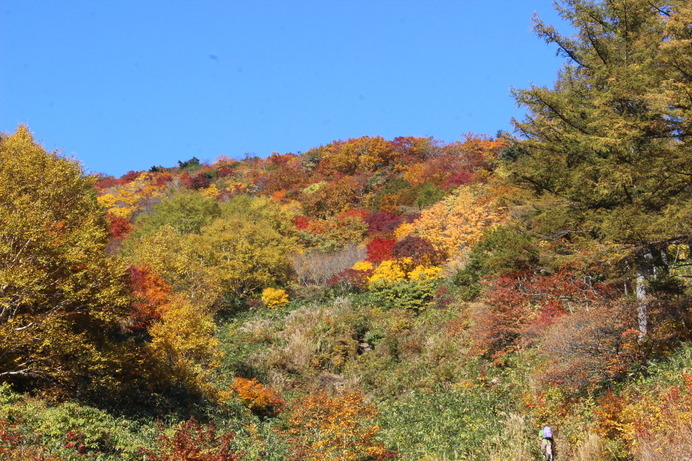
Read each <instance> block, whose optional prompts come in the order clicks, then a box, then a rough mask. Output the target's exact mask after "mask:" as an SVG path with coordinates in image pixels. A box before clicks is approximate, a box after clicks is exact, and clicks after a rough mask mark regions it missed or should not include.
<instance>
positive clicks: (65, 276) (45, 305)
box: [0, 126, 128, 390]
mask: <svg viewBox="0 0 692 461" xmlns="http://www.w3.org/2000/svg"><path fill="white" fill-rule="evenodd" d="M107 242H108V230H107V221H106V218H105V215H104V213H103V209H102V208H101V207H100V206H99V204H98V202H97V199H96V191H95V189H94V178H89V177H85V176H84V175H83V172H82V169H81V167H80V166H79V164H77V163H75V162H74V161H71V160H69V159H65V158H62V157H60V156H58V155H57V154H55V153H48V152H46V151H45V150H44V149H43V148H42V147H41V146H40V145H38V144H37V143H36V142H35V141H34V139H33V137H32V135H31V133H30V132H29V130H28V129H27V128H26V127H23V126H21V127H19V129H18V130H17V131H16V132H15V133H14V134H12V135H9V136H8V135H2V136H0V380H13V381H22V382H24V383H29V384H35V383H38V382H50V383H52V384H59V385H61V386H65V387H69V388H72V389H74V390H78V389H81V388H82V387H83V386H82V385H83V384H84V383H86V382H89V381H91V382H92V383H94V384H103V383H104V382H105V381H107V380H108V379H110V378H111V377H112V375H111V373H112V372H113V370H114V369H115V368H116V366H117V360H116V359H115V358H114V356H115V355H117V352H116V351H115V349H114V344H115V343H114V342H113V341H111V340H110V338H112V337H113V336H114V335H115V334H116V333H117V332H118V328H119V322H120V319H121V318H123V317H124V314H125V308H126V307H127V305H128V297H127V296H126V294H125V293H126V291H125V289H124V286H125V285H124V282H123V280H124V279H123V272H122V271H120V270H119V269H118V268H117V267H116V266H115V265H114V264H113V262H112V261H111V259H109V258H107V257H106V252H105V249H106V244H107Z"/></svg>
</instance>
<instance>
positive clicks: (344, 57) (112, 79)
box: [0, 0, 562, 176]
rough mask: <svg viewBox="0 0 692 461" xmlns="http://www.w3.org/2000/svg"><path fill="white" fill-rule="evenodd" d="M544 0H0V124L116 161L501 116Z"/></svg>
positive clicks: (294, 143)
mask: <svg viewBox="0 0 692 461" xmlns="http://www.w3.org/2000/svg"><path fill="white" fill-rule="evenodd" d="M534 12H537V13H538V14H539V15H540V16H541V18H542V19H544V20H545V21H546V22H548V23H551V24H555V25H558V26H561V24H562V23H561V21H560V20H559V18H558V16H557V14H556V12H555V10H554V8H553V7H552V2H551V1H550V0H531V1H524V0H484V1H483V2H480V1H471V0H456V1H443V0H416V1H413V0H398V1H394V0H367V1H361V0H256V1H251V0H242V1H235V0H225V1H216V0H194V1H193V0H167V1H163V0H117V1H116V0H89V1H84V0H50V1H49V0H3V1H2V2H1V3H0V62H1V63H2V64H0V131H3V132H12V131H14V130H15V129H16V127H17V125H18V124H20V123H24V124H27V125H28V126H29V128H30V129H31V131H33V132H34V134H35V136H36V139H37V140H38V141H39V142H41V143H42V144H43V145H44V147H45V148H46V149H48V150H58V151H60V152H61V153H63V154H64V155H68V156H74V157H76V158H77V159H78V160H80V161H81V162H82V164H83V166H84V168H85V170H86V171H88V172H101V173H106V174H111V175H115V176H120V175H122V174H124V173H125V172H127V171H129V170H146V169H149V168H150V167H151V166H154V165H161V166H165V167H170V166H175V165H177V161H178V160H188V159H190V158H192V157H193V156H195V157H198V158H199V159H200V160H204V161H213V160H214V159H215V158H216V157H217V156H218V155H221V154H224V155H228V156H230V157H233V158H239V159H240V158H243V157H244V156H245V155H246V154H252V155H259V156H266V155H268V154H270V153H272V152H279V153H287V152H293V153H299V152H304V151H306V150H308V149H310V148H312V147H317V146H320V145H324V144H327V143H329V142H331V141H333V140H336V139H348V138H352V137H358V136H363V135H371V136H375V135H381V136H384V137H385V138H387V139H392V138H394V137H396V136H433V137H435V138H436V139H439V140H440V141H443V142H452V141H455V140H458V139H462V135H463V134H464V133H468V132H474V133H482V134H490V135H494V134H495V133H496V132H497V131H498V130H508V131H511V124H510V118H511V117H512V116H514V117H520V116H521V114H522V112H521V110H520V109H518V108H517V107H516V104H515V102H514V100H513V99H512V97H511V95H510V89H511V88H512V87H514V88H525V87H527V86H528V85H529V84H531V83H533V84H536V85H550V84H552V82H553V81H554V79H555V75H556V72H557V70H558V68H559V67H560V66H561V63H562V59H561V58H559V57H557V56H556V55H555V48H554V47H550V46H548V45H546V44H545V43H544V42H543V41H542V40H541V39H539V38H538V37H537V36H536V35H535V34H534V32H533V31H532V30H531V17H532V15H533V13H534Z"/></svg>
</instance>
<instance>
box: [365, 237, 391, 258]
mask: <svg viewBox="0 0 692 461" xmlns="http://www.w3.org/2000/svg"><path fill="white" fill-rule="evenodd" d="M396 243H397V242H396V240H394V239H382V238H375V239H372V240H371V241H370V242H369V243H368V246H367V251H368V257H367V260H368V261H370V262H373V263H378V262H380V261H384V260H385V259H392V248H394V245H395V244H396Z"/></svg>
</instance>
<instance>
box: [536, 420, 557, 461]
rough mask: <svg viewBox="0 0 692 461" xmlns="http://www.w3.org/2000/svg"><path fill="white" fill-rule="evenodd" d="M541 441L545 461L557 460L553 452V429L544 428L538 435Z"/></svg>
mask: <svg viewBox="0 0 692 461" xmlns="http://www.w3.org/2000/svg"><path fill="white" fill-rule="evenodd" d="M538 437H539V438H540V440H541V453H543V459H544V460H545V461H553V459H555V457H554V456H555V455H554V450H553V429H552V428H551V427H550V426H543V427H542V428H541V430H540V432H539V433H538Z"/></svg>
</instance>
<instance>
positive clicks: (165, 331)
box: [148, 295, 221, 394]
mask: <svg viewBox="0 0 692 461" xmlns="http://www.w3.org/2000/svg"><path fill="white" fill-rule="evenodd" d="M214 332H215V325H214V319H213V316H212V314H211V313H210V312H209V311H208V310H205V309H200V308H199V307H198V306H195V305H193V304H192V303H190V302H189V301H188V300H187V299H185V297H184V296H181V295H172V296H170V298H169V303H168V304H167V305H166V306H164V307H163V314H162V317H161V322H159V323H156V324H154V325H153V326H152V327H151V329H150V333H151V338H152V339H151V343H150V344H149V345H148V348H149V351H150V353H151V355H152V357H153V358H154V359H155V360H156V361H157V365H158V366H157V368H158V369H159V372H160V373H161V375H162V376H161V378H163V379H166V380H172V381H174V382H178V383H181V384H184V385H187V386H189V387H191V388H193V389H196V390H200V391H203V392H204V393H207V394H209V393H213V388H212V387H211V385H210V384H209V383H210V380H209V378H210V376H211V374H212V373H213V371H214V369H216V368H218V367H219V366H220V359H221V350H220V349H219V341H218V339H216V338H215V337H214Z"/></svg>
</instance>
